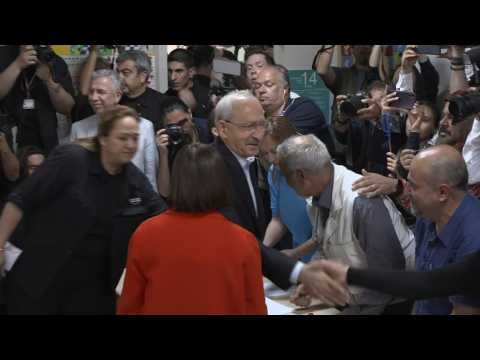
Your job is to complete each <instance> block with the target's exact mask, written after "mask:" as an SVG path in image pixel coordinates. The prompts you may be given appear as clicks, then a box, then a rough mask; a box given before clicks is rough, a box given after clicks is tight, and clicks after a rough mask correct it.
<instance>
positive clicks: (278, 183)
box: [268, 165, 314, 262]
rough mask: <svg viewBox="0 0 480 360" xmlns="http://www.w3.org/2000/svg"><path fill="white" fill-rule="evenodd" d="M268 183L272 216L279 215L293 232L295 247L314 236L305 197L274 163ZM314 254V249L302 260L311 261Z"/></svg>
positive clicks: (269, 172) (269, 173) (269, 171)
mask: <svg viewBox="0 0 480 360" xmlns="http://www.w3.org/2000/svg"><path fill="white" fill-rule="evenodd" d="M268 185H269V186H270V206H271V208H272V216H275V217H279V218H280V220H282V223H283V224H284V225H285V226H286V227H287V228H288V230H289V231H290V232H291V233H292V238H293V246H294V247H297V246H299V245H301V244H303V243H304V242H305V241H307V240H308V239H310V238H311V237H312V224H311V223H310V219H309V218H308V214H307V207H306V202H305V199H304V198H302V197H300V196H298V195H297V193H296V192H295V190H293V189H292V188H291V187H290V186H289V185H288V183H287V179H286V178H285V176H284V175H283V174H282V172H281V171H280V169H279V168H277V167H274V166H273V165H272V166H271V167H270V169H269V170H268ZM313 254H314V251H312V252H311V253H309V254H307V255H305V256H303V257H302V261H304V262H308V261H310V259H311V257H312V255H313Z"/></svg>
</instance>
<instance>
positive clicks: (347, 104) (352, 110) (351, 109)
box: [340, 92, 368, 118]
mask: <svg viewBox="0 0 480 360" xmlns="http://www.w3.org/2000/svg"><path fill="white" fill-rule="evenodd" d="M366 98H367V95H366V94H365V93H363V92H359V93H357V94H355V95H351V94H349V95H347V99H346V100H345V101H343V102H342V103H341V104H340V112H341V113H342V114H343V115H345V116H346V117H348V118H352V117H355V116H357V111H358V110H360V109H364V108H367V107H368V104H365V103H363V102H362V100H364V99H366Z"/></svg>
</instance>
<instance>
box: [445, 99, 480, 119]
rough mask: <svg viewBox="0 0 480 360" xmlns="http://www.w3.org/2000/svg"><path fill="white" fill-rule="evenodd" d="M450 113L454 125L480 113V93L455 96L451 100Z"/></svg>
mask: <svg viewBox="0 0 480 360" xmlns="http://www.w3.org/2000/svg"><path fill="white" fill-rule="evenodd" d="M448 111H449V112H450V114H452V117H453V121H452V124H456V123H458V122H460V121H462V120H465V119H466V118H468V117H469V116H470V115H473V114H475V113H478V112H480V92H478V91H475V92H471V93H468V94H466V95H463V96H462V95H458V96H454V97H453V98H452V99H450V100H449V105H448Z"/></svg>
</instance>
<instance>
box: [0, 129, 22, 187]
mask: <svg viewBox="0 0 480 360" xmlns="http://www.w3.org/2000/svg"><path fill="white" fill-rule="evenodd" d="M0 160H1V163H2V167H3V172H4V174H5V177H6V178H7V179H8V180H9V181H15V180H17V179H18V176H19V175H20V164H19V162H18V159H17V157H16V156H15V154H14V153H13V152H12V149H10V146H9V145H8V142H7V139H6V137H5V134H3V133H1V132H0Z"/></svg>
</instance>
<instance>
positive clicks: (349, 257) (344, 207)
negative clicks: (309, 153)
mask: <svg viewBox="0 0 480 360" xmlns="http://www.w3.org/2000/svg"><path fill="white" fill-rule="evenodd" d="M333 167H334V169H335V172H334V180H333V190H332V205H331V209H330V214H329V217H328V219H327V221H326V224H325V229H324V228H323V226H322V223H321V216H320V214H319V208H318V207H316V206H313V205H312V198H309V199H307V212H308V215H309V217H310V221H311V222H312V225H313V231H312V236H314V237H315V238H316V240H317V242H318V247H317V253H316V254H315V255H314V257H313V259H319V258H323V259H329V260H335V261H339V262H342V263H343V264H345V265H349V266H354V267H357V268H366V267H368V263H367V259H366V254H365V252H364V251H363V249H362V248H361V246H360V243H359V242H358V239H357V238H356V236H355V233H354V231H353V216H352V213H353V203H354V200H355V198H356V197H357V196H358V194H357V192H355V191H352V184H353V182H355V181H356V180H358V179H359V178H361V176H360V175H358V174H356V173H354V172H353V171H350V170H348V169H347V168H345V167H344V166H340V165H336V164H333ZM382 199H383V203H384V204H385V206H386V208H387V210H388V213H389V215H390V219H392V224H393V227H394V228H395V232H396V234H397V237H398V239H399V242H400V245H401V247H402V250H403V254H404V256H405V264H406V269H414V267H415V238H414V235H413V233H412V232H411V231H410V229H409V228H408V227H407V225H406V223H405V220H404V219H403V216H402V215H401V213H400V212H399V211H398V210H397V208H396V207H395V205H394V203H393V202H392V201H391V200H390V199H389V198H388V197H385V196H384V197H382ZM349 290H350V294H351V295H352V301H351V302H350V304H351V305H387V304H388V303H394V302H398V301H400V300H401V299H393V298H392V297H391V296H387V295H384V294H380V293H378V292H376V291H370V290H366V289H365V288H361V287H357V286H350V287H349Z"/></svg>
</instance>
